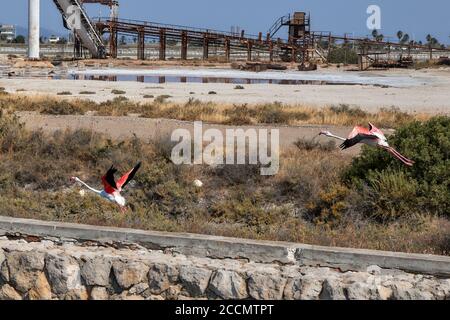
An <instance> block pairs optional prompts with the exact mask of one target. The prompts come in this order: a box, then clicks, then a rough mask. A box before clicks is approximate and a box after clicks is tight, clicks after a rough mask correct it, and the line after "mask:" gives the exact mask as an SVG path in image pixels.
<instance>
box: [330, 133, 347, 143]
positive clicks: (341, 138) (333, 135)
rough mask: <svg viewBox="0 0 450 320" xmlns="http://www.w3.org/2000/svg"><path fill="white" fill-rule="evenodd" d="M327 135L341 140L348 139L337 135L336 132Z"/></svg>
mask: <svg viewBox="0 0 450 320" xmlns="http://www.w3.org/2000/svg"><path fill="white" fill-rule="evenodd" d="M327 136H328V137H330V138H335V139H338V140H341V141H346V140H347V139H346V138H343V137H339V136H337V135H335V134H332V133H329V134H327Z"/></svg>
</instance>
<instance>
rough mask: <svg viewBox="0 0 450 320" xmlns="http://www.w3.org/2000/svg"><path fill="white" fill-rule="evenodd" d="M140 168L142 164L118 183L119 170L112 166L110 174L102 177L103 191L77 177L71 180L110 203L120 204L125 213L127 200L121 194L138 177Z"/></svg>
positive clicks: (107, 173)
mask: <svg viewBox="0 0 450 320" xmlns="http://www.w3.org/2000/svg"><path fill="white" fill-rule="evenodd" d="M140 167H141V163H138V164H137V165H136V166H135V167H134V168H133V169H132V170H130V171H128V172H127V173H126V174H124V175H123V176H122V177H121V178H120V179H119V180H118V181H116V180H115V178H114V175H115V174H116V173H117V169H116V168H114V166H111V168H110V169H109V170H108V172H106V174H105V175H104V176H103V177H102V183H103V187H104V189H103V190H101V191H100V190H97V189H94V188H92V187H91V186H89V185H88V184H87V183H85V182H83V181H81V180H80V179H79V178H77V177H72V178H71V179H70V180H71V181H72V182H74V183H76V182H78V183H80V184H82V185H83V186H85V187H86V188H88V189H89V190H90V191H92V192H94V193H96V194H97V195H99V196H100V197H102V198H104V199H106V200H108V201H110V202H113V203H116V204H118V205H119V207H120V209H121V211H122V212H125V211H126V210H127V209H126V200H125V198H124V197H123V196H122V195H121V194H120V193H121V192H122V191H123V189H124V188H125V187H126V186H127V185H128V184H129V183H130V181H131V180H133V179H134V176H135V175H136V172H137V171H138V170H139V168H140Z"/></svg>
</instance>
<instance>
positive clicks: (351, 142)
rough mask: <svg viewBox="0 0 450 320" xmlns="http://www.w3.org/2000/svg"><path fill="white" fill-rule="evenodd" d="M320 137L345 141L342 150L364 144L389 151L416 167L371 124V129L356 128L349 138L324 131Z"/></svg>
mask: <svg viewBox="0 0 450 320" xmlns="http://www.w3.org/2000/svg"><path fill="white" fill-rule="evenodd" d="M320 135H325V136H327V137H330V138H334V139H338V140H341V141H344V143H343V144H341V146H340V148H341V149H342V150H345V149H348V148H351V147H353V146H355V145H357V144H358V143H362V144H366V145H368V146H371V147H379V148H382V149H384V150H386V151H388V152H389V153H390V154H392V155H393V156H394V157H395V158H397V159H398V160H400V161H401V162H402V163H403V164H405V165H406V166H409V167H412V166H413V165H414V161H412V160H410V159H408V158H406V157H405V156H403V155H402V154H400V153H399V152H398V151H397V150H395V149H394V148H393V147H391V146H390V145H389V143H388V141H387V138H386V136H385V135H384V133H383V132H382V131H381V130H380V129H378V128H377V127H375V126H374V125H373V124H371V123H369V129H366V128H364V127H359V126H358V127H355V128H354V129H353V131H352V132H351V133H350V135H349V137H348V138H343V137H339V136H337V135H334V134H332V133H331V132H329V131H322V132H321V133H320Z"/></svg>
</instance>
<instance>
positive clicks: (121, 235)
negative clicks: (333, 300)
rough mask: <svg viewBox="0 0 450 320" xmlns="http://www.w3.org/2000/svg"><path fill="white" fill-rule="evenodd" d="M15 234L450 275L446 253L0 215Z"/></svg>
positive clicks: (0, 223) (1, 225)
mask: <svg viewBox="0 0 450 320" xmlns="http://www.w3.org/2000/svg"><path fill="white" fill-rule="evenodd" d="M15 233H18V234H21V235H29V236H39V237H56V238H66V239H76V240H81V241H98V242H116V243H136V244H139V245H142V246H144V247H146V248H148V249H151V250H166V249H170V250H172V251H174V252H178V253H181V254H184V255H193V256H198V257H209V258H215V259H242V260H248V261H251V262H258V263H279V264H297V265H302V266H312V267H315V266H322V267H331V268H338V269H341V270H342V271H366V270H367V267H369V266H372V265H377V266H379V267H381V268H383V269H398V270H401V271H405V272H411V273H418V274H427V275H434V276H440V277H450V257H446V256H436V255H423V254H406V253H398V252H384V251H375V250H363V249H349V248H333V247H321V246H313V245H305V244H296V243H288V242H272V241H256V240H246V239H234V238H225V237H217V236H208V235H196V234H181V233H168V232H157V231H143V230H135V229H121V228H113V227H98V226H88V225H81V224H72V223H61V222H48V221H38V220H29V219H19V218H11V217H2V216H0V235H2V234H3V235H4V234H15Z"/></svg>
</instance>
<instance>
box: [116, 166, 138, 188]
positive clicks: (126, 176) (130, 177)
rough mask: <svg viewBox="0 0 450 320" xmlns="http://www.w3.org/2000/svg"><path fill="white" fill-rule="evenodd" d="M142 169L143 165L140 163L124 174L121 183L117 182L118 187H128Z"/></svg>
mask: <svg viewBox="0 0 450 320" xmlns="http://www.w3.org/2000/svg"><path fill="white" fill-rule="evenodd" d="M140 167H141V163H138V164H137V165H136V166H135V167H134V168H133V169H131V170H130V171H128V172H127V173H126V174H124V175H123V177H121V178H120V179H119V181H117V187H118V188H119V189H123V188H125V187H126V185H127V184H128V183H130V181H131V180H133V178H134V176H135V175H136V173H137V172H138V170H139V168H140Z"/></svg>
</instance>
